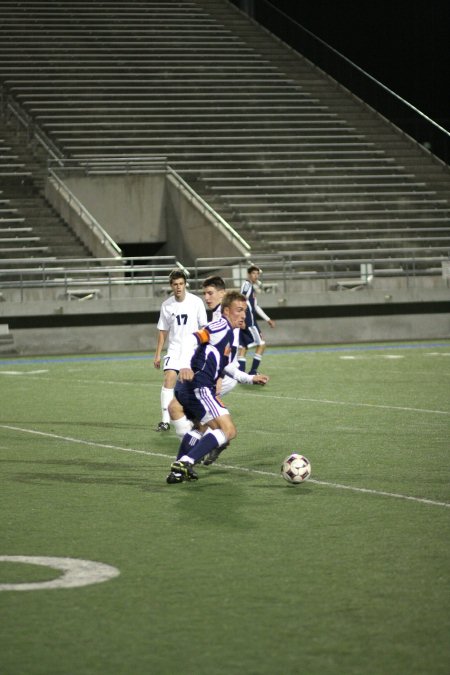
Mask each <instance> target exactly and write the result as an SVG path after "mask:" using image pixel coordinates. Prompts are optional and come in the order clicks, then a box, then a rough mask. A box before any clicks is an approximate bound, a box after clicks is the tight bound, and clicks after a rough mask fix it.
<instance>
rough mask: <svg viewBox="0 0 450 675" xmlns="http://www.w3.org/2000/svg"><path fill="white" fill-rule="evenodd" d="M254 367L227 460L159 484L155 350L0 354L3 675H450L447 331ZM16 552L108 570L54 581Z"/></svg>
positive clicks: (273, 355) (271, 359)
mask: <svg viewBox="0 0 450 675" xmlns="http://www.w3.org/2000/svg"><path fill="white" fill-rule="evenodd" d="M263 366H264V367H263V368H261V370H262V372H265V373H267V374H268V375H269V376H270V377H271V381H270V383H269V384H268V385H267V387H265V388H263V387H244V386H241V385H239V386H238V388H237V389H236V390H235V391H234V392H233V393H232V394H230V396H229V397H228V398H227V399H226V401H227V403H228V406H229V408H230V410H231V411H232V414H233V417H234V419H235V421H236V423H237V427H238V437H237V439H236V440H235V441H234V442H233V443H232V444H231V446H230V447H229V448H228V449H227V450H226V452H225V453H224V454H223V455H222V456H221V461H220V462H219V463H217V464H215V465H213V466H211V467H203V466H201V467H200V468H199V474H200V479H199V481H197V482H191V483H184V484H180V485H167V484H166V483H165V477H166V474H167V472H168V469H169V465H170V462H171V459H172V458H173V455H174V454H175V452H176V448H177V441H176V437H175V436H174V435H173V433H172V432H170V433H168V434H157V433H155V432H153V431H152V427H153V426H154V425H155V424H156V423H157V422H159V418H160V412H159V390H160V386H161V381H162V375H161V373H160V372H158V371H155V370H154V369H153V366H152V358H151V355H146V354H135V355H111V356H97V357H96V356H80V357H77V356H73V357H58V358H56V357H55V358H35V359H32V358H24V359H3V360H0V459H1V467H2V474H1V490H0V507H1V514H2V517H1V521H0V541H1V545H0V556H3V558H0V615H1V622H2V628H1V631H0V636H1V637H0V673H1V675H147V674H149V675H159V674H164V675H165V674H167V675H172V674H173V675H175V674H177V673H179V674H181V675H191V674H192V675H216V674H217V675H219V674H220V675H228V674H233V675H234V674H236V675H238V674H239V675H266V674H267V675H269V674H270V675H291V674H297V673H304V674H305V675H331V674H332V675H353V674H354V675H366V674H371V675H403V674H404V675H438V674H439V675H448V673H449V672H450V649H449V644H450V640H449V635H450V630H449V629H450V625H449V624H450V621H449V609H450V602H449V588H450V584H449V581H450V579H449V577H450V573H449V572H450V564H449V548H450V547H449V541H450V539H449V534H450V528H449V523H450V508H449V507H450V492H449V472H448V468H449V449H450V441H449V439H450V400H449V399H450V397H449V393H450V384H449V383H450V377H449V375H450V342H445V341H440V343H439V344H433V343H424V344H405V345H399V344H392V345H389V344H386V345H364V346H363V345H360V346H354V347H352V346H348V347H346V348H344V347H328V348H327V347H321V348H320V347H315V348H314V347H311V348H283V349H282V348H280V349H276V348H273V349H270V350H268V351H267V352H266V355H265V356H264V360H263ZM292 451H300V452H302V453H303V454H305V455H306V456H307V457H309V459H310V460H311V463H312V468H313V473H312V477H311V480H310V481H308V482H307V483H305V484H303V485H301V486H289V485H288V484H287V483H286V482H285V481H283V480H282V478H281V477H280V473H279V468H280V464H281V461H282V460H283V459H284V457H285V456H286V455H288V454H290V453H291V452H292ZM7 556H25V557H26V559H25V562H17V561H15V560H14V559H10V558H8V557H7ZM28 556H32V557H34V556H39V557H42V556H43V557H52V558H72V559H76V560H87V561H94V562H99V563H104V564H106V565H110V566H112V567H113V568H116V569H117V570H118V572H119V575H118V576H115V577H114V578H112V579H110V580H106V581H103V582H101V583H92V584H90V585H85V586H74V587H70V588H64V587H63V588H46V587H45V584H51V583H53V582H55V581H58V579H61V578H63V576H62V575H63V572H61V571H58V570H56V569H54V568H52V567H49V566H42V565H39V566H38V565H36V564H31V562H30V561H29V559H28ZM23 584H31V587H30V588H31V590H17V588H18V586H19V585H20V586H21V588H24V586H22V585H23ZM35 584H38V587H37V588H36V586H35ZM41 584H42V586H41ZM11 587H14V589H15V590H9V589H11Z"/></svg>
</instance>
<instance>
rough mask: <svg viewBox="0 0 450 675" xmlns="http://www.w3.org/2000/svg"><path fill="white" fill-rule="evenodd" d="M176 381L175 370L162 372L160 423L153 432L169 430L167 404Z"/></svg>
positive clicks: (171, 397)
mask: <svg viewBox="0 0 450 675" xmlns="http://www.w3.org/2000/svg"><path fill="white" fill-rule="evenodd" d="M176 381H177V371H176V370H165V371H164V383H163V386H162V387H161V417H162V419H161V422H160V423H159V424H158V426H157V427H156V428H155V431H169V429H170V414H169V404H170V402H171V400H172V399H173V392H174V387H175V384H176Z"/></svg>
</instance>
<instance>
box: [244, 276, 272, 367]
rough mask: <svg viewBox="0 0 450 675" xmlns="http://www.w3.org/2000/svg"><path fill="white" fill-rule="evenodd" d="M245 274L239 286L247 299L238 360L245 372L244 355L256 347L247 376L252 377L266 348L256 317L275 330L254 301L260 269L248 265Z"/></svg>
mask: <svg viewBox="0 0 450 675" xmlns="http://www.w3.org/2000/svg"><path fill="white" fill-rule="evenodd" d="M247 274H248V277H247V279H246V280H245V281H244V282H243V284H242V286H241V293H242V295H244V296H245V297H246V299H247V313H246V316H245V328H244V329H242V330H241V336H240V349H239V356H238V359H239V367H240V369H241V370H244V371H245V366H246V360H245V355H246V354H247V349H249V347H256V348H255V355H254V357H253V363H252V367H251V368H250V370H249V374H250V375H254V374H255V373H257V372H258V369H259V366H260V364H261V359H262V355H263V353H264V350H265V348H266V343H265V340H264V339H263V336H262V333H261V331H260V329H259V326H258V323H257V321H256V316H257V315H258V316H260V317H261V318H262V319H264V320H265V321H267V323H268V324H269V326H270V327H271V328H275V321H272V319H271V318H270V317H269V316H267V314H266V313H265V311H264V310H263V309H262V308H261V307H260V306H259V305H258V301H257V299H256V291H255V286H257V285H258V283H259V282H258V280H259V275H260V274H261V269H260V268H259V267H257V266H256V265H250V267H249V268H248V270H247Z"/></svg>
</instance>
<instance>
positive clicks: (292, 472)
mask: <svg viewBox="0 0 450 675" xmlns="http://www.w3.org/2000/svg"><path fill="white" fill-rule="evenodd" d="M281 475H282V476H283V478H284V480H287V482H288V483H303V481H305V480H308V478H309V477H310V475H311V463H310V461H309V459H306V457H304V456H303V455H298V454H297V453H295V452H294V453H292V455H289V457H286V459H285V460H284V462H283V464H282V465H281Z"/></svg>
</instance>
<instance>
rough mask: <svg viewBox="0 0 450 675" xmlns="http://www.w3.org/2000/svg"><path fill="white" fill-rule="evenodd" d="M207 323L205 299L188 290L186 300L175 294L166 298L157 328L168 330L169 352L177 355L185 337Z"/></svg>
mask: <svg viewBox="0 0 450 675" xmlns="http://www.w3.org/2000/svg"><path fill="white" fill-rule="evenodd" d="M207 323H208V321H207V318H206V309H205V305H204V304H203V300H201V298H199V297H197V296H196V295H194V294H193V293H189V292H187V293H186V295H185V297H184V300H180V301H178V300H176V299H175V296H173V295H171V296H170V297H169V298H167V300H164V302H163V303H162V305H161V311H160V314H159V321H158V325H157V328H158V330H166V331H168V345H167V353H169V352H170V353H171V354H172V355H174V356H176V355H179V354H180V352H181V345H182V343H183V340H184V338H185V337H186V336H187V335H190V334H191V333H195V331H197V330H198V329H199V328H202V327H203V326H206V324H207Z"/></svg>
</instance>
